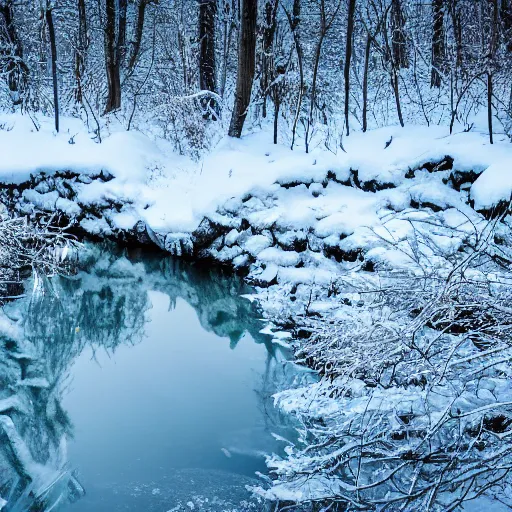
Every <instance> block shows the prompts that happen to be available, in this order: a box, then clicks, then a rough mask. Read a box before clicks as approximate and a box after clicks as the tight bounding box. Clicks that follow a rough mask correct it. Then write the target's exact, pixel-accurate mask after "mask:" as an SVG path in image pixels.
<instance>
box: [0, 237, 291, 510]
mask: <svg viewBox="0 0 512 512" xmlns="http://www.w3.org/2000/svg"><path fill="white" fill-rule="evenodd" d="M28 286H29V287H31V288H32V289H33V293H29V294H28V296H27V298H25V299H22V300H20V301H17V302H15V303H11V304H9V305H7V306H5V308H4V316H3V317H2V319H1V320H2V321H1V322H0V329H1V331H2V334H3V335H2V345H0V347H1V348H0V376H1V380H0V419H1V422H0V435H1V436H2V445H1V446H2V450H1V451H0V496H1V499H2V500H3V501H6V503H4V508H3V509H2V503H3V501H0V510H3V511H28V510H33V511H36V510H37V511H49V510H65V511H69V512H72V511H76V512H80V511H98V512H101V511H118V510H119V511H121V510H123V511H125V510H126V511H148V512H149V511H162V512H166V511H170V510H172V511H176V512H177V511H180V510H208V511H221V510H222V511H228V510H229V511H244V510H248V511H249V510H263V509H264V505H263V504H262V503H259V502H257V501H256V500H255V499H254V498H253V497H252V495H251V493H250V491H249V490H247V488H246V486H250V485H254V484H260V485H261V480H259V479H258V477H257V476H256V473H257V472H265V468H266V466H265V461H264V455H265V454H268V453H271V452H279V451H280V450H281V449H282V445H280V444H278V443H277V442H276V441H275V438H274V437H273V436H272V433H277V434H282V433H283V432H284V431H285V427H284V426H283V421H282V419H281V418H279V417H278V416H277V414H276V411H275V410H274V408H273V407H272V399H271V395H272V393H273V392H274V391H275V390H276V389H279V387H280V386H281V385H282V384H283V383H284V382H285V381H286V380H288V379H290V378H292V373H291V372H292V371H293V370H291V369H290V367H289V365H287V364H286V363H285V362H284V357H283V354H281V353H280V352H279V351H276V350H275V348H274V346H273V345H272V344H271V343H270V340H269V339H268V338H267V337H266V336H265V335H263V334H260V332H259V331H260V330H261V329H262V327H263V325H264V324H263V323H262V322H261V320H260V319H259V318H258V312H257V310H256V309H255V307H254V305H253V304H251V302H250V301H249V300H248V299H246V298H244V297H242V295H244V294H246V293H248V292H250V289H248V288H247V287H246V285H245V284H244V283H243V281H242V280H240V279H238V278H236V277H228V276H224V275H221V274H219V273H217V272H214V271H205V270H204V269H203V270H200V269H197V268H194V267H193V266H191V265H187V264H184V263H180V262H177V261H175V260H172V259H170V258H165V257H162V256H158V255H150V256H148V255H145V256H144V255H142V253H140V252H135V253H132V254H127V253H123V252H120V251H119V250H115V249H112V248H110V249H107V248H103V249H101V250H100V249H99V248H98V247H92V248H91V249H90V250H89V252H88V256H87V258H85V261H84V262H82V270H81V271H80V272H78V273H77V275H76V276H73V277H70V278H65V277H56V278H53V279H52V280H51V282H48V281H47V280H45V279H35V280H34V282H30V283H28ZM53 507H55V508H53Z"/></svg>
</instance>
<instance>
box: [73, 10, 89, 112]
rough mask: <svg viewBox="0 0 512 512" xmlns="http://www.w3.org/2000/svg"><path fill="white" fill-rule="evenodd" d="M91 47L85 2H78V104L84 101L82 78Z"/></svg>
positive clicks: (76, 94) (76, 74) (76, 96)
mask: <svg viewBox="0 0 512 512" xmlns="http://www.w3.org/2000/svg"><path fill="white" fill-rule="evenodd" d="M88 46H89V39H88V35H87V11H86V7H85V0H78V44H77V49H76V52H75V79H76V92H75V100H76V102H77V103H82V101H83V91H82V76H83V73H84V70H85V54H86V53H87V47H88Z"/></svg>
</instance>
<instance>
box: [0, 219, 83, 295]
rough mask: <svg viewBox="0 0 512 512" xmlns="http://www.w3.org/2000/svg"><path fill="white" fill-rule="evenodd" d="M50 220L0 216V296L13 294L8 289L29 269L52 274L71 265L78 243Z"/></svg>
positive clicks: (25, 275) (27, 274)
mask: <svg viewBox="0 0 512 512" xmlns="http://www.w3.org/2000/svg"><path fill="white" fill-rule="evenodd" d="M54 220H55V219H53V218H52V219H44V220H43V219H42V220H41V221H40V222H39V223H37V224H33V223H29V222H28V220H27V218H25V217H15V218H9V217H7V216H3V217H2V218H1V219H0V300H1V299H5V298H13V297H12V295H13V294H12V293H11V292H12V291H14V290H16V289H18V290H19V287H20V286H21V282H22V280H23V279H24V278H26V277H28V276H29V275H30V274H31V273H32V272H36V273H38V274H44V275H53V274H55V273H59V272H67V271H70V270H71V269H72V267H73V262H74V258H75V257H76V249H77V248H78V246H79V243H78V242H77V241H76V240H75V238H74V237H72V236H71V235H69V234H67V233H66V232H65V230H63V229H61V228H56V227H54V225H55V224H54ZM14 295H16V293H15V294H14Z"/></svg>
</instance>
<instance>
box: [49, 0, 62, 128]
mask: <svg viewBox="0 0 512 512" xmlns="http://www.w3.org/2000/svg"><path fill="white" fill-rule="evenodd" d="M46 25H47V26H48V36H49V37H50V51H51V60H52V80H53V110H54V112H55V131H56V132H58V131H59V84H58V82H57V45H56V44H55V27H54V26H53V13H52V10H51V9H46Z"/></svg>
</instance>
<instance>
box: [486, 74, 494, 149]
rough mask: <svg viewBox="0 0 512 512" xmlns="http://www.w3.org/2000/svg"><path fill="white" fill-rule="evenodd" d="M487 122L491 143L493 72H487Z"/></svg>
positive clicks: (490, 141) (491, 141)
mask: <svg viewBox="0 0 512 512" xmlns="http://www.w3.org/2000/svg"><path fill="white" fill-rule="evenodd" d="M487 123H488V125H489V143H490V144H493V143H494V141H493V134H492V73H490V72H489V73H487Z"/></svg>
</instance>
